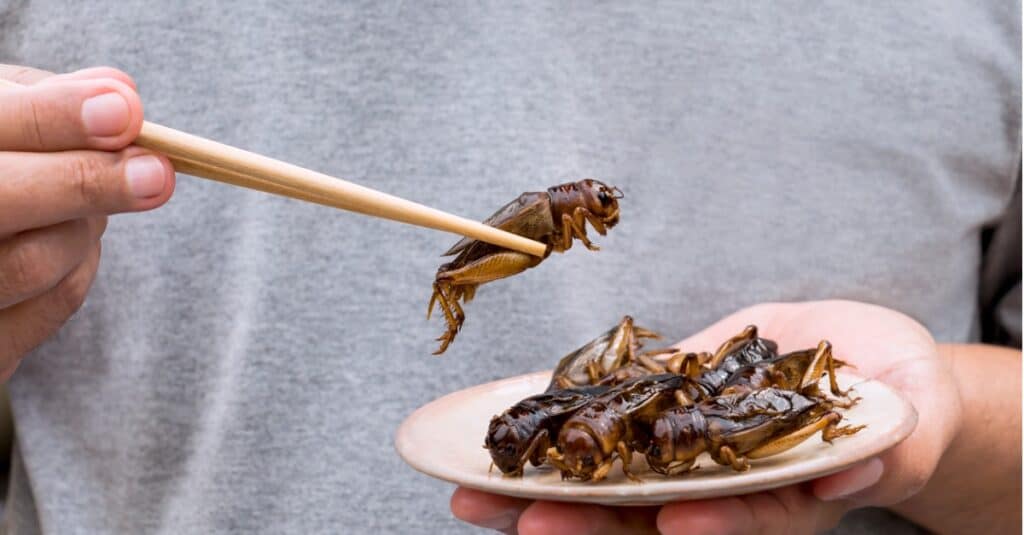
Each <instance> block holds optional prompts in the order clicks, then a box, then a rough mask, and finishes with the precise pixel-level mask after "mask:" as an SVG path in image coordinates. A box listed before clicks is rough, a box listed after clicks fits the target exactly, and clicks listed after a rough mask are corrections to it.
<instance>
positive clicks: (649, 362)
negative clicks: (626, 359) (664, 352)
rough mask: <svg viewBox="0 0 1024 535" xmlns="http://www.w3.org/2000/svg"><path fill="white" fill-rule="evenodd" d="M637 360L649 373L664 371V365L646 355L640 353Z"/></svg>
mask: <svg viewBox="0 0 1024 535" xmlns="http://www.w3.org/2000/svg"><path fill="white" fill-rule="evenodd" d="M637 361H638V362H639V363H640V365H641V366H643V367H644V368H647V370H648V371H650V372H651V373H665V367H664V366H662V365H661V364H659V363H658V362H657V361H655V360H654V359H652V358H651V357H649V356H647V355H640V356H639V357H637Z"/></svg>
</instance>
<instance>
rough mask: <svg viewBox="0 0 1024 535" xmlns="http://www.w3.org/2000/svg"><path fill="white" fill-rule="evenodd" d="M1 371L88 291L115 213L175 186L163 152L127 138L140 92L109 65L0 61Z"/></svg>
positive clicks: (138, 118)
mask: <svg viewBox="0 0 1024 535" xmlns="http://www.w3.org/2000/svg"><path fill="white" fill-rule="evenodd" d="M0 78H3V79H5V80H10V81H14V82H17V83H20V84H23V85H25V86H26V87H24V88H7V87H0V380H6V379H7V378H9V377H10V375H11V374H12V373H14V369H15V368H16V367H17V364H18V362H19V361H20V359H21V358H22V356H24V355H25V354H26V353H27V352H29V351H30V350H32V349H33V348H34V347H36V346H37V345H39V344H40V343H42V342H43V340H45V339H46V338H48V337H49V336H50V335H52V334H53V333H54V332H55V331H56V330H57V329H58V328H59V327H60V326H61V325H63V324H64V322H65V321H66V320H67V318H68V317H70V316H71V314H73V313H74V312H75V311H76V310H77V309H78V307H79V306H80V305H81V304H82V302H83V300H84V299H85V295H86V292H87V291H88V289H89V287H90V286H91V284H92V280H93V276H94V275H95V273H96V268H97V265H98V263H99V257H100V236H101V235H102V234H103V231H104V229H105V228H106V225H107V218H106V216H107V215H108V214H114V213H118V212H133V211H141V210H149V209H152V208H156V207H157V206H160V205H162V204H163V203H164V202H166V201H167V199H168V198H170V196H171V193H172V192H173V190H174V169H173V168H172V167H171V164H170V162H168V161H167V159H166V158H164V157H162V156H159V155H156V154H153V153H151V152H148V151H145V150H142V149H139V148H136V147H129V145H130V144H131V142H132V141H133V140H134V139H135V137H136V136H138V134H139V130H140V129H141V127H142V121H143V119H142V101H141V100H140V99H139V95H138V94H137V93H136V91H135V84H134V82H133V81H132V79H131V78H130V77H128V75H126V74H124V73H122V72H120V71H117V70H114V69H108V68H98V69H87V70H84V71H78V72H75V73H71V74H65V75H60V76H52V75H50V74H49V73H45V72H42V71H37V70H34V69H28V68H24V67H13V66H8V65H0Z"/></svg>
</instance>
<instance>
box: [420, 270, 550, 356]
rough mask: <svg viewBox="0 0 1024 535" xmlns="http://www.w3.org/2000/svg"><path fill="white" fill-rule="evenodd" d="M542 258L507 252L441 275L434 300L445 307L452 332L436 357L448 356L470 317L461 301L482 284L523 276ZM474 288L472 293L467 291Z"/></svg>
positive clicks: (445, 339) (435, 285)
mask: <svg viewBox="0 0 1024 535" xmlns="http://www.w3.org/2000/svg"><path fill="white" fill-rule="evenodd" d="M541 260H542V259H541V258H537V257H534V256H530V255H528V254H525V253H519V252H516V251H503V252H499V253H495V254H491V255H487V256H484V257H482V258H478V259H476V260H474V261H472V262H469V263H467V264H466V265H464V266H461V267H459V268H455V269H449V270H446V271H442V272H439V273H438V274H437V280H436V281H435V282H434V294H435V295H434V296H433V297H431V302H433V301H434V298H435V297H436V298H437V301H438V302H439V303H440V304H441V309H442V310H443V311H444V312H445V319H446V321H447V323H448V330H447V331H446V332H445V333H444V334H442V335H441V337H440V338H438V341H440V342H441V347H440V348H439V349H438V350H437V351H435V352H434V354H435V355H439V354H441V353H444V352H445V350H446V349H448V344H450V343H451V342H452V341H453V340H455V335H456V334H457V333H458V331H459V329H460V328H462V323H463V322H464V321H465V319H466V316H465V313H464V312H463V311H462V307H461V306H460V305H459V303H458V300H459V298H460V297H463V296H464V295H473V294H475V292H476V287H477V286H478V285H480V284H484V283H487V282H491V281H494V280H498V279H502V278H505V277H509V276H511V275H515V274H516V273H521V272H523V271H525V270H527V269H529V268H531V267H533V266H536V265H537V264H539V263H540V262H541ZM466 287H472V290H466V289H464V288H466Z"/></svg>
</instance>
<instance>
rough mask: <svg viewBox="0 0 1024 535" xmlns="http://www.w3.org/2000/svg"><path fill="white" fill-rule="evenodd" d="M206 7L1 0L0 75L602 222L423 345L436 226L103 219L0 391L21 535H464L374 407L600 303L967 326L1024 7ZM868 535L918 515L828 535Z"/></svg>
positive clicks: (348, 164)
mask: <svg viewBox="0 0 1024 535" xmlns="http://www.w3.org/2000/svg"><path fill="white" fill-rule="evenodd" d="M212 4H213V3H211V2H199V1H192V2H174V3H171V2H150V3H146V2H139V1H132V0H119V1H117V2H113V1H98V2H74V1H70V0H62V1H57V0H35V1H32V2H27V1H24V0H13V1H12V0H0V61H4V62H8V63H24V64H32V65H37V66H40V67H44V68H49V69H54V70H68V69H75V68H79V67H84V66H88V65H93V64H113V65H116V66H119V67H121V68H123V69H125V70H127V71H128V72H131V73H133V74H134V75H135V76H136V79H137V80H138V82H139V86H140V89H141V93H142V95H143V98H144V101H145V103H146V106H147V116H148V118H149V119H151V120H154V121H158V122H161V123H164V124H168V125H170V126H174V127H179V128H182V129H186V130H189V131H192V132H195V133H198V134H201V135H205V136H208V137H211V138H214V139H217V140H221V141H224V142H226V143H230V144H235V145H239V146H242V147H246V148H248V149H252V150H255V151H259V152H263V153H267V154H270V155H273V156H277V157H280V158H283V159H285V160H289V161H293V162H296V163H299V164H304V165H306V166H309V167H312V168H315V169H320V170H323V171H325V172H328V173H332V174H336V175H338V176H342V177H347V178H349V179H352V180H355V181H357V182H360V183H363V184H366V185H368V186H372V187H375V188H379V189H381V190H384V191H388V192H392V193H395V194H398V195H401V196H404V197H407V198H410V199H414V200H417V201H421V202H424V203H426V204H429V205H433V206H437V207H440V208H444V209H448V210H451V211H454V212H457V213H460V214H464V215H466V216H471V217H474V218H480V219H482V218H484V217H485V216H487V215H489V214H490V213H491V212H492V211H493V210H494V209H495V208H497V207H498V206H500V205H501V204H504V203H505V202H507V201H508V200H510V199H511V198H513V197H515V196H516V195H518V194H519V193H520V192H522V191H528V190H536V189H538V188H543V187H546V186H548V185H551V184H555V183H559V182H562V181H566V180H571V179H576V178H580V177H583V176H594V177H599V178H602V179H606V180H608V181H609V182H611V183H613V184H615V185H618V186H619V187H621V188H622V189H623V191H625V193H626V198H625V199H624V200H623V214H622V223H621V225H620V226H619V227H617V228H615V229H614V230H613V231H612V232H611V233H610V234H609V236H607V237H606V238H599V239H597V240H596V241H597V242H598V243H599V244H600V245H601V246H602V247H603V250H602V251H601V252H599V253H592V252H588V251H586V250H584V249H583V248H581V247H577V248H574V249H573V250H572V251H570V252H569V253H568V254H565V255H562V256H559V257H557V258H552V259H550V260H549V261H547V262H546V263H544V264H543V265H541V266H540V267H538V268H536V269H534V270H532V271H530V272H527V273H525V274H524V275H522V276H519V277H516V278H513V279H509V280H505V281H501V282H499V283H495V284H492V285H488V286H485V287H483V288H482V289H481V290H480V292H479V293H478V295H477V299H476V301H474V302H473V303H472V304H471V305H470V306H469V307H468V309H467V310H468V316H469V319H468V320H467V322H466V325H465V328H464V329H463V331H462V333H461V335H460V336H459V338H458V340H457V341H456V343H455V344H454V345H453V346H452V348H451V349H450V350H449V351H448V353H447V354H446V355H444V356H443V357H441V358H436V357H432V356H430V352H431V351H432V350H433V349H434V347H435V345H434V342H433V339H434V337H436V336H437V335H439V334H440V333H441V331H442V325H441V322H440V321H439V320H438V319H437V318H435V319H434V321H430V322H428V321H426V320H425V319H424V313H425V312H426V306H427V300H428V298H429V297H430V290H429V287H430V283H431V281H432V278H433V274H434V271H435V270H436V268H437V266H438V264H439V262H440V259H439V258H438V255H439V254H440V253H441V252H442V251H444V250H445V249H446V248H447V247H448V246H449V245H451V244H452V243H453V242H454V241H455V240H456V238H455V237H453V236H449V235H445V234H441V233H437V232H430V231H425V230H419V229H416V228H412V227H407V226H402V225H398V224H394V223H389V222H384V221H378V220H373V219H368V218H364V217H359V216H355V215H349V214H344V213H340V212H336V211H333V210H330V209H326V208H321V207H316V206H311V205H306V204H302V203H297V202H293V201H290V200H281V199H276V198H272V197H269V196H266V195H262V194H259V193H255V192H248V191H242V190H239V189H234V188H229V187H225V186H221V185H218V184H214V183H210V182H206V181H201V180H196V179H192V178H190V177H185V176H181V177H179V184H178V191H177V193H176V195H175V197H174V198H173V200H172V201H171V202H170V204H169V205H168V206H167V207H166V208H164V209H162V210H159V211H156V212H153V213H148V214H140V215H128V216H122V217H116V218H114V219H113V220H112V222H111V225H110V228H109V230H108V231H107V234H106V237H105V239H104V257H103V262H102V269H101V273H100V275H99V278H98V280H97V282H96V286H95V288H94V291H93V293H92V294H91V296H90V298H89V300H88V302H87V303H86V305H85V307H84V308H83V309H82V311H81V312H80V313H79V314H78V315H77V316H76V317H75V318H74V319H73V321H71V323H70V324H69V325H67V326H66V328H65V329H64V330H63V331H61V333H60V335H59V336H58V337H57V338H56V339H55V340H53V341H52V342H50V343H48V344H46V345H45V346H43V347H42V348H40V349H39V350H38V351H36V352H35V353H34V354H33V355H31V356H30V357H29V358H27V359H26V360H25V361H24V363H23V364H22V367H21V369H20V370H19V371H18V372H17V374H16V375H15V376H14V378H13V379H12V380H11V383H10V388H11V395H12V398H13V406H14V411H15V416H16V419H17V433H18V435H19V444H18V445H19V449H20V456H18V458H17V459H16V466H15V469H14V473H13V476H12V479H13V481H12V486H11V493H12V496H11V500H10V503H9V506H8V515H9V516H8V522H9V523H10V524H12V527H14V528H15V529H14V530H13V531H15V532H18V533H31V532H33V531H35V530H36V529H38V528H40V527H41V528H44V530H45V531H49V532H53V533H111V532H114V533H117V532H120V533H206V532H270V533H282V532H288V533H306V532H344V533H369V532H387V533H454V532H470V531H472V529H471V528H469V527H467V526H464V525H460V524H459V523H458V522H456V521H455V520H453V519H452V518H451V516H450V513H449V512H448V496H449V491H450V490H451V487H450V486H449V485H446V484H444V483H441V482H438V481H434V480H431V479H429V478H427V477H425V476H422V475H419V474H418V473H416V472H414V471H412V470H411V469H409V468H407V467H406V466H405V465H403V463H402V462H401V461H400V460H399V458H398V457H397V455H396V454H395V452H394V450H393V448H392V438H393V433H394V431H395V429H396V427H397V425H398V423H399V422H400V421H401V420H402V419H403V418H404V417H405V416H406V415H408V414H409V413H410V412H411V411H412V410H413V409H415V408H416V407H417V406H419V405H421V404H423V403H425V402H427V401H429V400H431V399H433V398H435V397H437V396H440V395H442V394H445V393H447V392H450V391H452V390H454V389H458V388H462V387H466V386H469V385H473V384H477V383H480V382H483V381H488V380H492V379H495V378H499V377H503V376H508V375H513V374H518V373H523V372H527V371H530V370H537V369H543V368H546V367H550V366H551V365H552V363H553V362H554V361H555V359H557V358H558V357H560V356H561V355H562V354H564V353H565V352H567V351H568V350H570V349H571V348H573V347H575V346H577V345H579V344H581V343H582V342H584V341H585V340H587V339H589V338H591V337H593V336H594V335H596V334H597V333H598V332H600V331H602V330H603V329H605V328H607V327H608V326H610V325H611V324H612V323H614V322H615V321H616V320H617V319H618V318H619V317H620V316H621V315H622V314H624V313H627V312H628V313H631V314H633V315H635V316H636V317H637V318H638V320H639V321H641V322H642V323H644V324H646V325H649V326H651V327H653V328H656V329H658V330H660V331H663V332H665V333H666V334H668V335H670V336H672V337H683V336H685V335H686V334H688V333H691V332H693V331H695V330H697V329H699V328H701V327H702V326H704V325H706V324H708V323H710V322H712V321H714V320H715V319H717V318H719V317H721V316H723V315H724V314H726V313H728V312H730V311H733V310H734V309H736V308H739V307H742V306H745V305H748V304H752V303H757V302H761V301H771V300H803V299H817V298H830V297H835V298H849V299H858V300H862V301H868V302H873V303H879V304H882V305H885V306H889V307H892V308H895V309H898V310H902V311H904V312H906V313H908V314H910V315H912V316H913V317H915V318H917V319H919V320H920V321H922V322H923V323H924V324H925V325H927V326H928V327H929V328H930V329H931V330H932V332H933V333H935V335H936V337H937V338H938V339H939V340H943V341H964V340H968V339H970V337H971V336H973V335H972V333H975V332H978V329H977V325H978V321H977V317H978V313H977V305H976V303H977V293H976V292H977V289H978V272H979V267H980V248H981V240H980V233H981V230H982V228H983V227H985V226H986V225H989V224H992V223H994V222H995V221H997V220H998V219H999V217H1000V215H1001V214H1002V212H1003V210H1004V208H1005V205H1006V203H1007V200H1008V199H1009V196H1010V195H1011V193H1012V190H1013V186H1014V183H1013V182H1014V179H1015V177H1016V171H1017V166H1018V161H1019V154H1018V150H1017V147H1019V129H1020V125H1019V120H1018V118H1019V113H1020V110H1019V109H1018V108H1019V102H1020V80H1019V73H1020V55H1019V50H1020V28H1019V26H1018V24H1019V5H1017V3H1016V2H986V3H980V2H968V1H957V2H946V3H941V4H936V3H931V2H919V1H911V2H899V3H895V5H889V4H888V3H886V5H885V6H884V7H883V6H878V7H870V6H867V5H864V4H865V3H862V2H833V3H830V4H829V5H819V4H816V3H811V4H807V3H792V4H784V3H778V4H773V5H772V6H770V7H769V6H767V5H765V6H761V5H743V6H742V7H729V6H725V5H721V4H713V5H705V4H704V3H694V4H693V5H689V4H686V5H668V4H667V3H665V4H654V3H648V4H645V6H643V7H641V6H624V5H617V4H613V3H607V4H601V5H599V6H593V5H591V4H590V3H578V4H565V3H561V2H551V3H548V2H524V3H513V2H493V3H489V4H488V5H486V6H481V5H478V4H476V3H465V4H459V5H449V6H447V7H444V6H429V5H427V3H420V2H401V3H393V2H385V3H378V2H349V3H339V2H330V1H325V0H313V1H307V2H301V3H300V2H295V3H292V2H269V1H248V2H234V3H226V2H225V3H218V4H217V5H212ZM0 179H2V177H0ZM1016 321H1018V322H1019V316H1018V318H1017V320H1016ZM1016 328H1017V330H1018V332H1019V325H1018V326H1017V327H1016ZM883 529H884V530H888V531H887V532H890V533H908V532H911V531H912V530H913V528H912V527H910V526H909V525H907V524H905V523H900V522H898V521H896V520H894V519H893V518H891V517H889V516H888V515H886V514H884V513H860V514H857V515H853V518H850V519H848V520H847V521H846V522H845V523H844V527H843V528H842V529H841V530H840V532H841V533H872V532H874V533H877V532H880V531H881V530H883Z"/></svg>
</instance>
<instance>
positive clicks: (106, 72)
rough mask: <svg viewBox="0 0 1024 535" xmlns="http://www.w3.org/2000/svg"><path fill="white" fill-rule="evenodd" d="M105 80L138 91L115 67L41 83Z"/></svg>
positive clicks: (69, 74) (80, 72)
mask: <svg viewBox="0 0 1024 535" xmlns="http://www.w3.org/2000/svg"><path fill="white" fill-rule="evenodd" d="M0 77H3V75H0ZM103 78H109V79H112V80H117V81H119V82H121V83H123V84H125V85H127V86H128V87H130V88H132V90H133V91H138V86H137V85H136V84H135V79H133V78H132V77H131V76H129V75H128V73H126V72H124V71H121V70H118V69H115V68H113V67H89V68H88V69H81V70H78V71H74V72H69V73H64V74H57V75H53V76H49V77H47V78H43V79H42V80H40V81H39V83H43V84H51V83H59V82H62V81H65V80H99V79H103Z"/></svg>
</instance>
